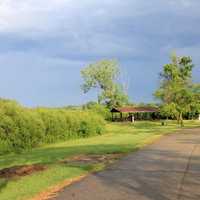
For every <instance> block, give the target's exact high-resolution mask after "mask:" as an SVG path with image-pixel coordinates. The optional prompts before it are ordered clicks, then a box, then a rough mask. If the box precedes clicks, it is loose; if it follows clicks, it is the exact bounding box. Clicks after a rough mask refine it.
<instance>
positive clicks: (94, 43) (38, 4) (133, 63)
mask: <svg viewBox="0 0 200 200" xmlns="http://www.w3.org/2000/svg"><path fill="white" fill-rule="evenodd" d="M199 10H200V1H199V0H151V1H147V0H139V1H138V0H126V1H122V0H101V1H100V0H98V1H97V0H81V1H80V0H42V1H41V0H17V1H16V0H1V1H0V96H1V97H2V98H9V99H15V100H17V101H19V102H20V103H21V104H23V105H26V106H52V107H53V106H65V105H72V104H73V105H80V104H82V103H85V102H87V101H91V100H96V91H91V92H89V93H88V94H83V93H82V91H81V89H80V85H81V84H82V79H81V76H80V70H81V69H83V68H84V67H86V66H87V65H88V64H90V63H94V62H96V61H99V60H101V59H116V60H118V62H119V63H120V66H121V70H122V74H123V76H124V79H125V80H126V81H127V82H128V85H129V95H130V99H131V100H132V101H133V102H152V101H154V98H153V95H152V94H153V92H154V91H155V89H156V88H157V87H158V84H159V72H160V71H161V70H162V66H163V65H164V64H166V63H168V62H170V60H169V56H170V54H171V52H176V53H177V54H178V55H180V56H183V55H188V56H191V57H192V59H193V62H194V64H195V69H194V72H193V75H194V81H195V82H200V54H199V53H200V25H199V24H200V12H199Z"/></svg>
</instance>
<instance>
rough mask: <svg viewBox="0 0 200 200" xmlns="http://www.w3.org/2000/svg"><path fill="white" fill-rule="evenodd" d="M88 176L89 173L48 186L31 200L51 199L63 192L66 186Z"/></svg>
mask: <svg viewBox="0 0 200 200" xmlns="http://www.w3.org/2000/svg"><path fill="white" fill-rule="evenodd" d="M86 176H87V174H85V175H83V176H79V177H76V178H72V179H68V180H65V181H63V182H61V183H59V184H57V185H55V186H53V187H50V188H48V189H47V190H46V191H44V192H41V193H40V194H38V195H36V196H35V197H34V198H32V199H31V200H49V199H52V198H55V197H56V196H57V194H58V192H61V191H62V190H63V189H64V188H65V187H67V186H70V185H71V184H73V183H76V182H79V181H81V180H82V179H84V178H85V177H86Z"/></svg>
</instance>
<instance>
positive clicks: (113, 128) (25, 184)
mask: <svg viewBox="0 0 200 200" xmlns="http://www.w3.org/2000/svg"><path fill="white" fill-rule="evenodd" d="M195 126H200V122H199V121H198V122H197V121H196V122H195V121H188V122H186V123H185V127H195ZM178 129H180V127H179V126H177V125H176V124H175V122H169V123H168V125H166V126H161V125H160V123H159V122H136V123H135V125H134V126H133V125H132V124H108V125H107V131H106V134H104V135H102V136H96V137H92V138H85V139H77V140H70V141H67V142H61V143H57V144H51V145H46V146H43V147H40V148H36V149H33V150H32V151H28V152H24V153H22V154H14V153H13V154H8V155H2V156H0V169H3V168H7V167H11V166H17V165H28V164H36V163H40V164H44V165H46V166H47V167H48V168H47V170H45V171H42V172H37V173H34V174H32V175H29V176H25V177H21V178H14V179H11V180H9V179H8V180H6V179H3V178H1V179H0V199H1V200H11V199H12V200H27V199H29V198H31V197H33V196H35V195H36V194H38V193H40V192H42V191H44V190H46V189H47V188H49V187H51V186H54V185H56V184H58V183H59V182H62V181H63V180H66V179H70V178H73V177H77V176H80V175H84V174H87V173H88V172H90V171H92V170H98V169H102V168H103V167H104V165H103V164H98V165H81V166H69V165H67V164H64V163H61V162H60V161H62V160H63V159H66V158H68V157H71V156H75V155H84V154H111V153H128V152H132V151H134V150H137V149H138V148H141V147H142V146H144V145H145V144H147V143H151V142H152V141H154V140H155V139H156V138H159V137H160V136H161V135H164V134H166V133H170V132H174V131H176V130H178Z"/></svg>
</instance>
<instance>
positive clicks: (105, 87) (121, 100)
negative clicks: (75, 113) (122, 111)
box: [81, 60, 128, 107]
mask: <svg viewBox="0 0 200 200" xmlns="http://www.w3.org/2000/svg"><path fill="white" fill-rule="evenodd" d="M81 74H82V77H83V80H84V83H83V85H82V90H83V92H84V93H87V92H88V91H89V90H91V89H93V88H95V89H98V90H99V91H100V93H99V96H98V101H99V103H105V104H106V105H107V106H108V107H118V106H122V105H124V104H127V103H128V96H127V94H126V93H125V91H124V88H123V87H122V84H120V83H119V81H118V78H119V75H120V68H119V66H118V63H117V62H116V61H113V60H102V61H99V62H97V63H94V64H91V65H89V66H88V67H86V68H85V69H83V70H82V71H81Z"/></svg>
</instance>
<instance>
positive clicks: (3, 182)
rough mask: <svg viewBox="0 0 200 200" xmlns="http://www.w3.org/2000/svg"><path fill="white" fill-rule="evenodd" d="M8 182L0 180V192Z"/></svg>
mask: <svg viewBox="0 0 200 200" xmlns="http://www.w3.org/2000/svg"><path fill="white" fill-rule="evenodd" d="M7 183H8V180H7V179H3V178H0V192H1V191H2V190H3V189H4V188H5V187H6V186H7Z"/></svg>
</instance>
